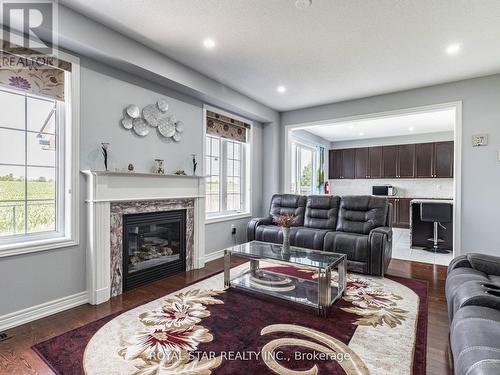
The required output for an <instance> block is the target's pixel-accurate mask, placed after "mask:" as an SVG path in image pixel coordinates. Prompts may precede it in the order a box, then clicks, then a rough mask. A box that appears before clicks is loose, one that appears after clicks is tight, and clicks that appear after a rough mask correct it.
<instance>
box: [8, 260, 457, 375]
mask: <svg viewBox="0 0 500 375" xmlns="http://www.w3.org/2000/svg"><path fill="white" fill-rule="evenodd" d="M222 269H223V262H222V259H217V260H214V261H212V262H209V263H207V265H206V267H205V268H203V269H201V270H195V271H190V272H184V273H181V274H177V275H175V276H171V277H168V278H165V279H162V280H159V281H156V282H154V283H152V284H149V285H148V286H144V287H139V288H136V289H134V290H130V291H128V292H126V293H124V294H122V295H121V296H118V297H115V298H113V299H112V300H111V301H109V302H106V303H103V304H101V305H99V306H92V305H88V304H87V305H83V306H79V307H76V308H73V309H71V310H67V311H64V312H61V313H59V314H55V315H52V316H49V317H46V318H43V319H40V320H37V321H35V322H32V323H28V324H25V325H22V326H20V327H16V328H13V329H11V330H9V331H7V333H8V335H9V336H11V338H9V339H8V340H7V341H4V342H0V374H2V375H4V374H5V375H7V374H9V375H14V374H23V375H24V374H53V372H52V371H51V370H50V369H49V368H48V367H47V365H46V364H45V363H44V362H43V361H42V360H41V359H40V358H39V357H38V356H37V354H35V352H33V351H32V350H31V349H30V348H31V346H32V345H34V344H36V343H38V342H41V341H44V340H47V339H49V338H51V337H54V336H57V335H60V334H62V333H64V332H67V331H69V330H71V329H74V328H77V327H80V326H82V325H85V324H87V323H90V322H92V321H95V320H97V319H100V318H102V317H104V316H106V315H109V314H111V313H114V312H117V311H120V310H123V309H127V308H129V307H133V306H136V305H138V304H141V303H143V302H145V301H149V300H152V299H155V298H159V297H161V296H163V295H165V294H168V293H171V292H173V291H175V290H178V289H180V288H182V287H184V286H185V285H186V284H189V283H192V282H195V281H197V280H199V279H201V278H204V277H206V276H209V275H212V274H215V273H217V272H220V271H221V270H222ZM388 274H390V275H394V276H401V277H407V278H415V279H420V280H427V281H428V282H429V317H428V319H429V320H428V338H427V374H428V375H431V374H436V375H437V374H439V375H443V374H450V373H451V372H450V369H449V366H448V356H447V348H448V317H447V311H446V301H445V295H444V285H445V279H446V267H444V266H437V265H432V264H426V263H417V262H409V261H403V260H397V259H393V260H392V262H391V264H390V267H389V271H388Z"/></svg>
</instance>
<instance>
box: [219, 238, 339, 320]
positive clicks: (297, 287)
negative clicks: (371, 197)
mask: <svg viewBox="0 0 500 375" xmlns="http://www.w3.org/2000/svg"><path fill="white" fill-rule="evenodd" d="M231 256H235V257H238V258H244V259H248V260H249V261H250V269H249V270H248V271H246V272H243V273H240V274H238V275H236V276H235V277H234V278H231ZM261 261H262V262H265V263H267V265H266V267H263V268H261V267H260V266H261V264H260V262H261ZM346 261H347V257H346V256H345V254H337V253H329V252H325V251H319V250H311V249H304V248H301V247H294V246H288V247H284V246H283V245H280V244H274V243H268V242H260V241H252V242H247V243H244V244H241V245H237V246H233V247H230V248H227V249H225V250H224V287H225V288H226V289H227V288H236V289H241V290H244V291H247V292H251V293H258V294H265V295H268V296H272V297H278V298H281V299H285V300H288V301H292V302H294V303H299V304H302V305H306V306H309V307H314V308H315V309H317V311H318V314H319V315H321V316H325V317H326V316H328V313H329V310H330V307H331V305H332V303H334V302H335V301H336V300H338V299H339V298H340V297H341V296H342V293H343V292H344V290H345V288H346ZM273 266H279V267H283V266H286V267H290V269H288V272H280V270H279V267H278V268H276V267H275V268H272V267H273ZM332 270H336V271H337V272H338V280H337V281H336V282H335V283H333V284H332ZM304 271H305V272H307V273H306V274H308V275H310V277H304V276H305V274H304ZM311 271H312V272H311Z"/></svg>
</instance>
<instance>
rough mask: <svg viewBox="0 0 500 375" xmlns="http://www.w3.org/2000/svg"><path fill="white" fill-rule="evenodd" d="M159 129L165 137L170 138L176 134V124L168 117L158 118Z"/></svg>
mask: <svg viewBox="0 0 500 375" xmlns="http://www.w3.org/2000/svg"><path fill="white" fill-rule="evenodd" d="M158 131H159V132H160V134H161V135H163V136H164V137H166V138H170V137H172V136H173V135H174V134H175V125H174V124H173V123H171V122H170V119H169V118H168V117H162V118H160V119H159V120H158Z"/></svg>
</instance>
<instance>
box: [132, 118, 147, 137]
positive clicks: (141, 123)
mask: <svg viewBox="0 0 500 375" xmlns="http://www.w3.org/2000/svg"><path fill="white" fill-rule="evenodd" d="M149 129H150V127H149V126H148V124H147V122H146V121H145V120H144V119H143V118H141V117H139V118H136V119H134V131H135V132H136V133H137V135H140V136H141V137H144V136H146V135H148V134H149Z"/></svg>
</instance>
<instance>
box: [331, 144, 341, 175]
mask: <svg viewBox="0 0 500 375" xmlns="http://www.w3.org/2000/svg"><path fill="white" fill-rule="evenodd" d="M328 156H329V157H328V176H329V178H330V179H332V180H338V179H340V178H342V150H330V152H329V154H328Z"/></svg>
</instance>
